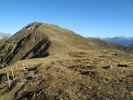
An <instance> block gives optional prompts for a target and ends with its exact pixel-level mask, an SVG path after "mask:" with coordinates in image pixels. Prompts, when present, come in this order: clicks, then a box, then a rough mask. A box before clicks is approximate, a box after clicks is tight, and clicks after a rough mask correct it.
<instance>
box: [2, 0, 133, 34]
mask: <svg viewBox="0 0 133 100" xmlns="http://www.w3.org/2000/svg"><path fill="white" fill-rule="evenodd" d="M33 21H42V22H48V23H53V24H57V25H60V26H63V27H66V28H69V29H71V30H74V31H75V32H77V33H80V34H81V35H83V36H88V37H89V36H93V37H113V36H126V37H129V36H133V0H0V32H6V33H15V32H16V31H18V30H19V29H21V28H22V27H23V26H25V25H27V24H29V23H31V22H33Z"/></svg>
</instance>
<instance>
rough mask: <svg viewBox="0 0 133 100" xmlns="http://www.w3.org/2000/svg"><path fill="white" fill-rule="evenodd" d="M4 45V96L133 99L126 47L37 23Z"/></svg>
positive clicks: (14, 99)
mask: <svg viewBox="0 0 133 100" xmlns="http://www.w3.org/2000/svg"><path fill="white" fill-rule="evenodd" d="M2 46H5V47H2ZM1 48H2V49H0V52H2V53H3V55H2V53H0V55H2V56H1V64H2V65H3V64H4V68H1V69H0V100H132V99H133V87H132V86H133V75H132V73H133V55H132V53H128V52H126V51H125V50H124V49H123V48H125V47H122V46H119V45H113V44H110V43H106V42H104V41H102V40H99V39H93V38H89V39H88V38H84V37H82V36H79V35H77V34H75V33H74V32H72V31H70V30H68V29H64V28H61V27H59V26H56V25H52V24H46V23H38V22H35V23H32V24H30V25H28V26H26V27H24V28H23V29H21V30H20V31H19V32H17V33H16V34H15V35H13V36H12V37H11V38H9V39H8V40H6V41H5V42H3V44H2V45H1ZM5 52H6V53H5Z"/></svg>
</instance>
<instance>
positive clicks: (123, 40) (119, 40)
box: [104, 37, 133, 46]
mask: <svg viewBox="0 0 133 100" xmlns="http://www.w3.org/2000/svg"><path fill="white" fill-rule="evenodd" d="M104 40H105V41H107V42H110V43H114V44H119V45H125V46H128V45H133V37H129V38H127V37H114V38H104Z"/></svg>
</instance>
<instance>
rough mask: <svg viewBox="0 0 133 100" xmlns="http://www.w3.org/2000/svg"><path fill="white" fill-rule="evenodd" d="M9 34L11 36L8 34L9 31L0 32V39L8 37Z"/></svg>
mask: <svg viewBox="0 0 133 100" xmlns="http://www.w3.org/2000/svg"><path fill="white" fill-rule="evenodd" d="M10 36H11V34H9V33H3V32H0V39H1V38H4V37H10Z"/></svg>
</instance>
